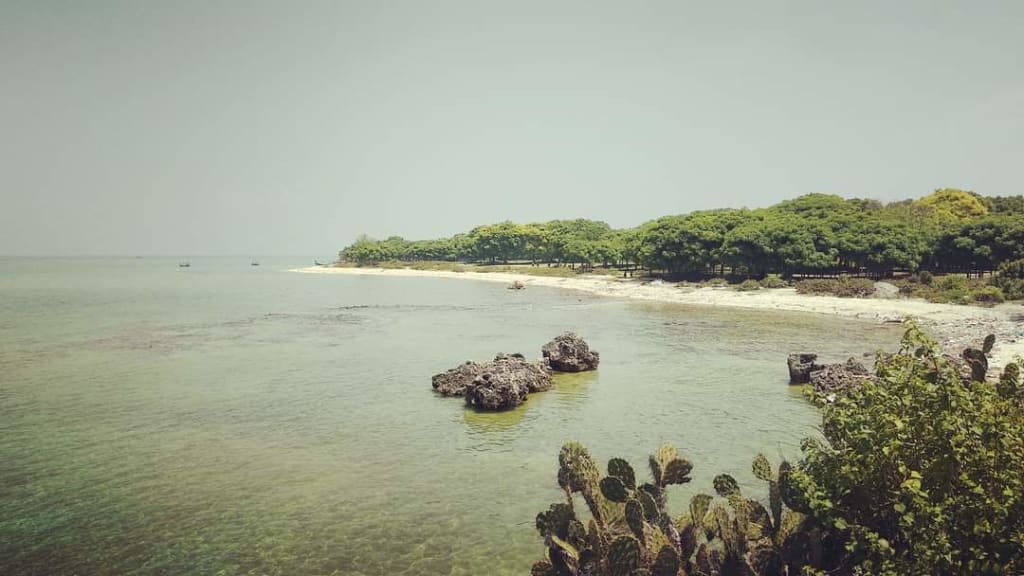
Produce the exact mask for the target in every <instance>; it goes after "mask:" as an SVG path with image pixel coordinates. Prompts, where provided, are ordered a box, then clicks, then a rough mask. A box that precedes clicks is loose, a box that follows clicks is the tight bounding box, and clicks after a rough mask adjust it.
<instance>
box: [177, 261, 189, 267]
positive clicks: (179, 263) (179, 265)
mask: <svg viewBox="0 0 1024 576" xmlns="http://www.w3.org/2000/svg"><path fill="white" fill-rule="evenodd" d="M189 266H191V264H189V263H188V262H178V268H188V267H189Z"/></svg>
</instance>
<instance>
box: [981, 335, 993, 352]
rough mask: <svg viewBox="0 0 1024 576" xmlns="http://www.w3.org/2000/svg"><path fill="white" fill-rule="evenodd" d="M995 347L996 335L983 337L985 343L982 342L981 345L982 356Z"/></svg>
mask: <svg viewBox="0 0 1024 576" xmlns="http://www.w3.org/2000/svg"><path fill="white" fill-rule="evenodd" d="M995 345H996V335H995V334H989V335H988V336H985V342H983V343H982V345H981V351H982V352H983V353H984V354H988V353H989V352H991V351H992V347H993V346H995Z"/></svg>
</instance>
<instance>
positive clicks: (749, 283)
mask: <svg viewBox="0 0 1024 576" xmlns="http://www.w3.org/2000/svg"><path fill="white" fill-rule="evenodd" d="M736 289H737V290H739V291H740V292H751V291H753V290H760V289H761V283H760V282H758V281H757V280H744V281H743V282H742V283H741V284H740V285H739V286H737V287H736Z"/></svg>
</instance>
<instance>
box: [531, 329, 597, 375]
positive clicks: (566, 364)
mask: <svg viewBox="0 0 1024 576" xmlns="http://www.w3.org/2000/svg"><path fill="white" fill-rule="evenodd" d="M541 354H543V355H544V360H545V361H546V362H547V363H548V366H550V367H551V369H552V370H555V371H556V372H583V371H585V370H596V369H597V364H598V362H599V361H600V357H599V355H598V353H597V352H596V351H594V350H591V349H590V346H589V345H588V344H587V343H586V342H585V341H584V340H583V339H582V338H580V337H579V336H577V335H576V334H573V333H572V332H564V333H562V334H561V335H559V336H556V337H555V339H554V340H552V341H551V342H548V343H547V344H545V345H544V347H543V348H541Z"/></svg>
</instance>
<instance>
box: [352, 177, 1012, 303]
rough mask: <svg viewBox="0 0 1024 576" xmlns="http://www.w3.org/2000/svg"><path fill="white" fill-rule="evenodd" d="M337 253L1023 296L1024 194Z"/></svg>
mask: <svg viewBox="0 0 1024 576" xmlns="http://www.w3.org/2000/svg"><path fill="white" fill-rule="evenodd" d="M339 258H340V260H341V261H343V262H346V263H350V264H354V265H362V266H376V265H379V264H380V263H381V262H428V261H429V262H453V263H460V264H463V265H475V266H491V267H497V266H516V267H521V266H530V267H533V268H535V269H541V268H550V269H556V268H566V269H569V270H571V271H572V272H571V273H569V274H570V275H571V274H573V273H590V272H593V271H595V270H600V271H604V272H609V273H612V274H616V273H617V274H621V275H623V276H633V275H647V276H653V277H661V278H665V279H668V280H685V281H693V282H700V281H704V280H707V279H709V278H714V277H723V278H728V279H729V280H730V281H732V282H734V283H740V282H742V281H743V280H746V279H754V280H765V279H766V278H768V277H769V276H773V277H777V278H778V279H779V280H781V281H784V282H794V281H800V280H805V279H833V280H836V279H840V278H841V277H842V276H844V275H845V276H849V277H860V278H871V279H880V278H896V279H906V278H907V277H908V276H909V277H911V278H913V279H912V280H910V281H909V282H904V283H910V284H914V285H915V287H914V288H912V289H911V288H908V289H907V290H905V291H904V292H903V293H904V294H910V293H911V292H917V291H919V287H921V286H930V285H931V284H932V280H934V279H936V278H938V277H947V276H953V277H958V276H963V277H964V278H966V279H972V280H973V279H978V278H988V279H989V281H988V282H986V283H987V284H990V285H992V286H995V287H997V288H999V289H1000V290H1002V291H1003V294H1004V296H1005V297H1007V298H1017V297H1020V296H1021V295H1022V294H1021V293H1022V292H1024V278H1020V277H1019V272H1014V271H1012V270H1007V271H1005V272H1000V270H1001V268H1000V267H1001V266H1002V265H1004V264H1006V263H1011V262H1015V261H1021V260H1024V200H1022V198H1021V197H1018V196H1015V197H991V198H989V197H985V196H981V195H979V194H976V193H974V192H970V191H964V190H955V189H948V188H947V189H941V190H937V191H935V192H934V193H933V194H930V195H927V196H925V197H923V198H918V199H913V200H903V201H898V202H890V203H882V202H878V201H876V200H868V199H860V198H852V199H845V198H842V197H839V196H835V195H830V194H808V195H805V196H800V197H798V198H795V199H792V200H787V201H784V202H780V203H778V204H776V205H774V206H771V207H768V208H759V209H746V208H742V209H721V210H702V211H697V212H692V213H689V214H682V215H672V216H664V217H661V218H658V219H655V220H652V221H650V222H646V223H644V224H641V225H639V226H637V227H635V228H628V229H622V230H616V229H613V228H612V227H611V226H609V225H608V224H607V223H605V222H602V221H597V220H587V219H574V220H551V221H547V222H534V223H527V224H519V223H515V222H509V221H506V222H499V223H496V224H487V225H482V226H477V227H476V228H473V229H472V230H470V231H468V232H466V233H462V234H456V235H454V236H451V237H449V238H439V239H431V240H406V239H404V238H401V237H397V236H391V237H388V238H386V239H384V240H374V239H372V238H369V237H366V236H360V237H359V238H357V239H356V241H355V242H353V243H352V244H351V245H350V246H348V247H346V248H345V249H343V250H342V251H341V252H340V253H339ZM1018 266H1020V265H1018ZM995 278H998V280H996V279H995ZM1017 280H1019V281H1020V282H1017ZM770 282H772V283H773V285H780V283H779V282H778V281H777V280H771V281H770ZM983 284H985V283H983ZM808 286H826V285H825V284H822V283H817V284H812V285H808ZM840 287H842V283H840ZM920 291H921V292H922V293H924V292H927V291H926V290H923V289H921V290H920ZM934 292H936V294H935V295H934V296H933V297H934V298H936V299H938V300H939V301H950V302H973V301H974V298H973V296H972V291H971V290H970V286H960V287H950V288H943V289H941V290H936V291H934ZM985 294H988V295H991V294H994V292H992V291H986V292H985ZM855 295H859V294H855Z"/></svg>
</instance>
